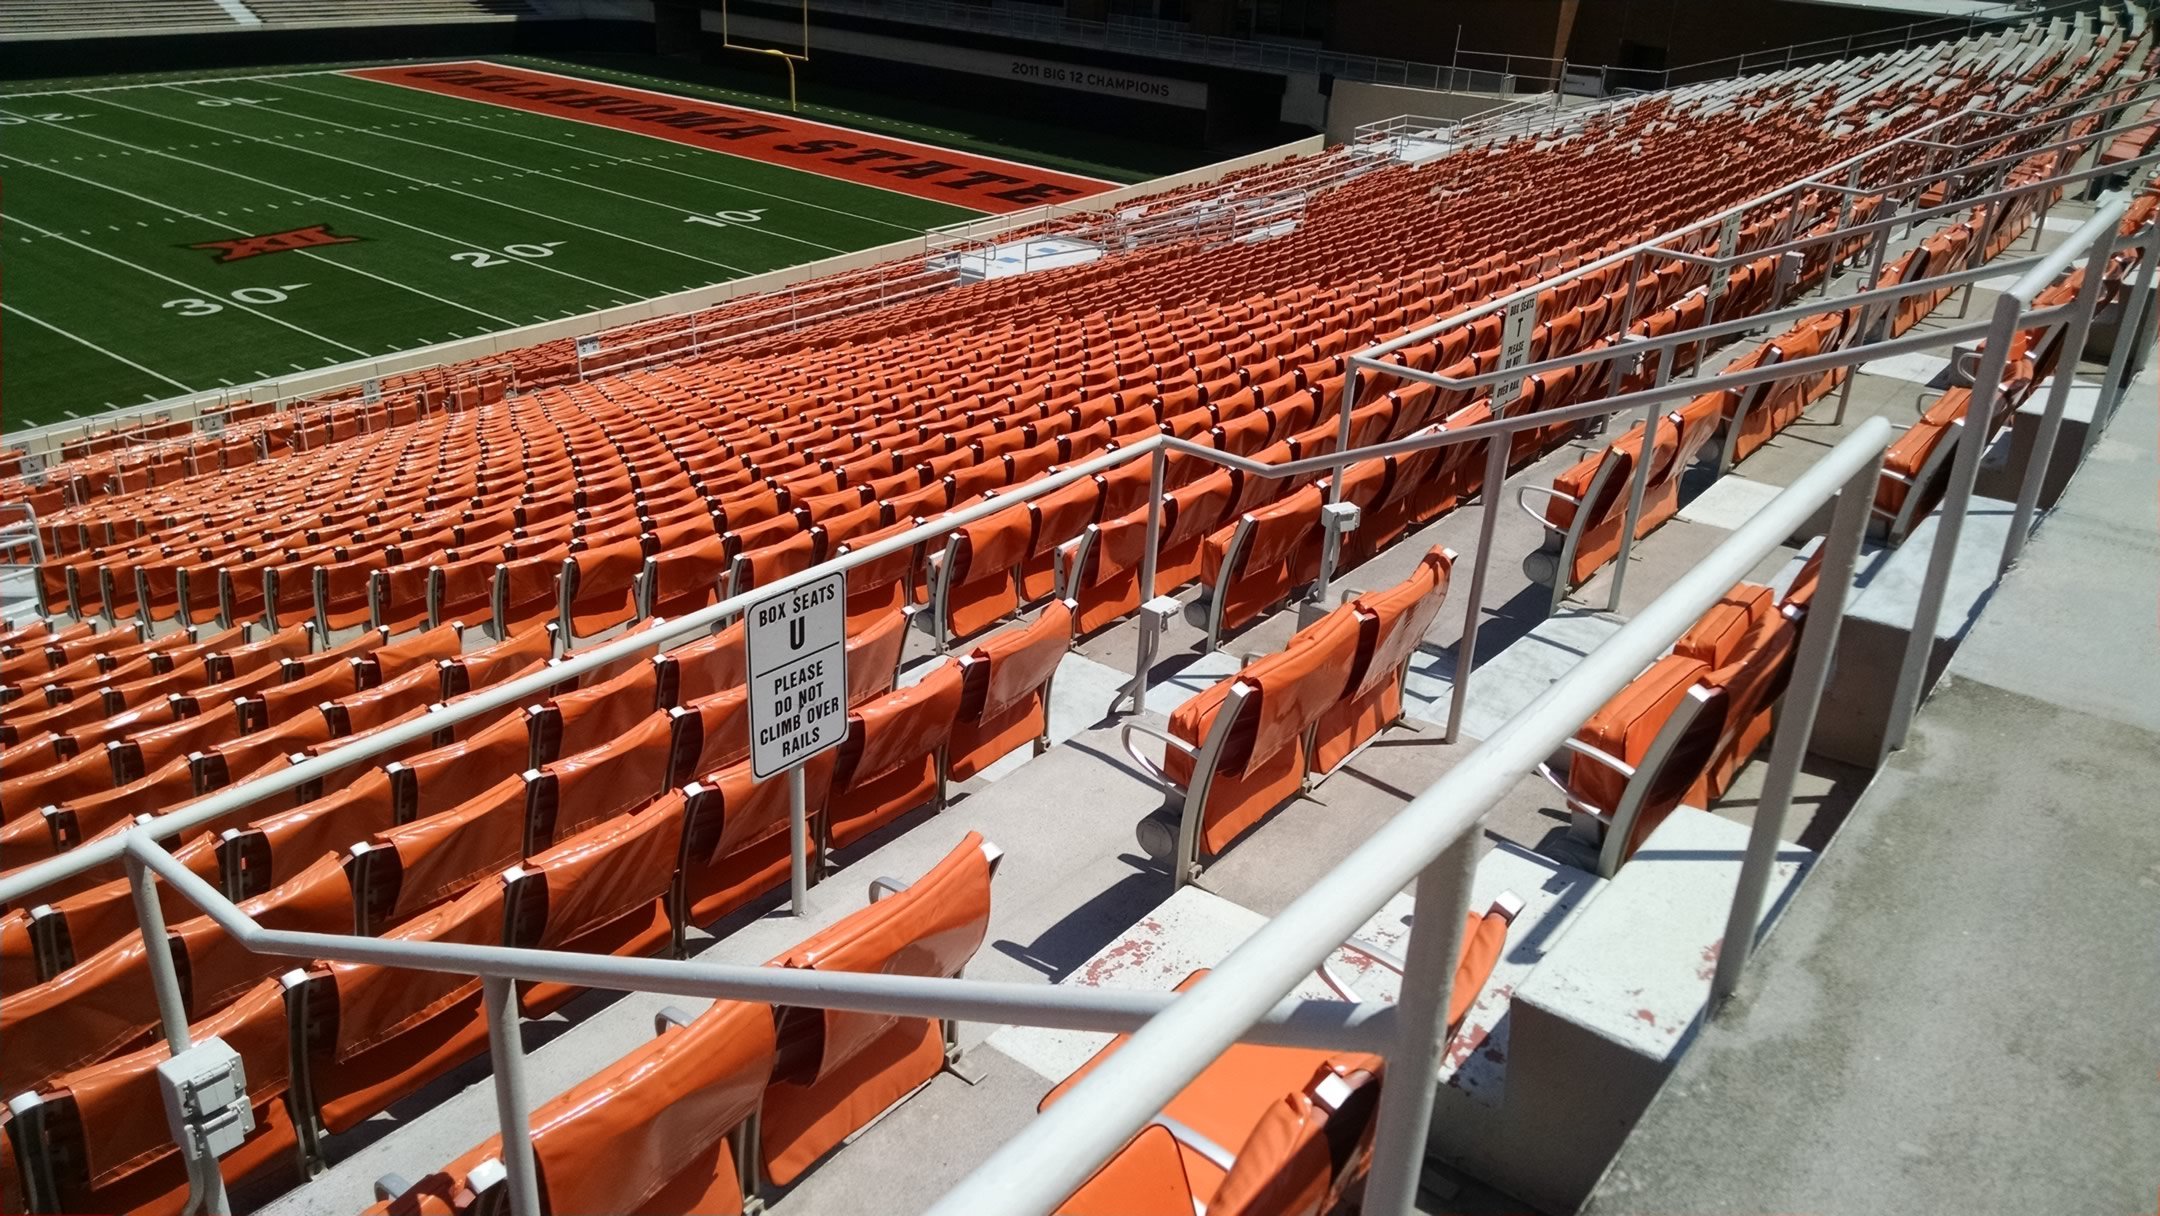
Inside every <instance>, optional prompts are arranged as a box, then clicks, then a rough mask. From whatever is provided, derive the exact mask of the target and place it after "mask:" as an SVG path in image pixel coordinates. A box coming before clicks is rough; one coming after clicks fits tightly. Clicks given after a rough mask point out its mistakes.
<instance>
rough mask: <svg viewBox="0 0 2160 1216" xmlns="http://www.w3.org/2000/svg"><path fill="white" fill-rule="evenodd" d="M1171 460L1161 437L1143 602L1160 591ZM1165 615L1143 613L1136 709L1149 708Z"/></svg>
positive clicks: (1136, 652) (1152, 462) (1155, 455)
mask: <svg viewBox="0 0 2160 1216" xmlns="http://www.w3.org/2000/svg"><path fill="white" fill-rule="evenodd" d="M1168 462H1169V453H1168V451H1167V450H1166V449H1164V448H1163V447H1162V446H1161V441H1160V440H1158V441H1157V444H1156V448H1155V450H1154V451H1153V452H1152V453H1150V454H1149V455H1148V508H1147V538H1146V544H1145V546H1144V547H1143V548H1142V550H1141V552H1140V603H1141V604H1142V605H1147V604H1149V603H1152V602H1153V601H1154V599H1155V594H1156V587H1155V582H1156V569H1155V549H1156V546H1158V545H1160V544H1161V543H1162V500H1163V480H1164V478H1163V474H1164V472H1165V465H1166V464H1167V463H1168ZM1166 624H1168V621H1167V620H1166V619H1165V618H1162V617H1158V616H1156V615H1154V614H1153V613H1150V612H1147V611H1142V612H1141V613H1140V636H1139V638H1138V639H1137V640H1136V641H1135V642H1134V648H1133V677H1132V686H1131V687H1130V688H1128V689H1126V695H1127V696H1129V697H1131V698H1132V712H1134V713H1136V714H1137V713H1139V712H1140V711H1142V710H1144V709H1146V708H1147V683H1148V673H1149V672H1150V671H1152V670H1153V669H1154V667H1155V654H1156V649H1157V646H1158V644H1159V643H1160V642H1161V641H1162V631H1163V627H1164V626H1165V625H1166Z"/></svg>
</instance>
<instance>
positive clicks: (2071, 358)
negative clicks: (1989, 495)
mask: <svg viewBox="0 0 2160 1216" xmlns="http://www.w3.org/2000/svg"><path fill="white" fill-rule="evenodd" d="M2110 235H2111V234H2110ZM2113 245H2114V241H2113V240H2111V239H2109V235H2103V236H2102V237H2101V238H2100V239H2099V240H2097V241H2094V242H2093V247H2092V254H2091V256H2090V257H2087V258H2086V259H2085V277H2084V279H2083V280H2082V281H2080V282H2079V283H2078V293H2077V299H2076V302H2075V304H2074V305H2073V307H2072V312H2071V315H2070V320H2069V321H2067V322H2065V323H2064V326H2063V332H2062V345H2061V347H2060V351H2061V353H2059V354H2058V355H2056V357H2055V372H2054V376H2053V379H2052V382H2051V383H2050V384H2049V385H2048V398H2047V408H2046V409H2045V410H2044V411H2042V413H2041V415H2040V430H2039V432H2038V433H2037V434H2035V435H2034V436H2033V443H2032V452H2031V454H2030V455H2029V456H2028V457H2027V463H2026V466H2025V479H2024V481H2023V482H2021V483H2020V484H2019V485H2018V498H2017V510H2016V512H2015V513H2013V514H2012V515H2011V517H2010V534H2009V535H2008V536H2005V537H2003V551H2002V564H2001V565H2000V566H1998V567H1997V572H1998V573H2000V572H2002V571H2007V570H2009V569H2010V566H2011V564H2012V563H2013V562H2015V561H2017V559H2018V554H2019V553H2022V552H2023V551H2024V549H2025V539H2026V537H2027V536H2028V535H2030V534H2031V532H2032V526H2033V514H2034V512H2035V511H2036V510H2037V509H2038V508H2039V506H2040V483H2041V482H2043V481H2045V480H2047V471H2048V464H2049V462H2050V461H2051V460H2052V459H2053V458H2054V455H2055V440H2056V438H2057V436H2058V435H2060V434H2061V432H2062V416H2063V409H2064V407H2065V406H2066V405H2068V404H2069V401H2070V386H2071V385H2072V384H2073V383H2074V382H2075V381H2076V380H2077V365H2078V352H2080V351H2082V350H2084V349H2085V335H2086V334H2088V333H2090V332H2091V331H2092V319H2093V311H2094V310H2095V309H2097V308H2098V307H2099V306H2100V282H2101V279H2102V278H2103V277H2104V276H2105V275H2106V274H2107V266H2108V258H2109V257H2110V256H2111V254H2112V246H2113ZM2099 412H2100V411H2099V410H2098V409H2097V408H2096V409H2094V411H2093V414H2094V418H2093V420H2092V422H2091V423H2089V424H2088V426H2091V425H2097V424H2098V422H2099Z"/></svg>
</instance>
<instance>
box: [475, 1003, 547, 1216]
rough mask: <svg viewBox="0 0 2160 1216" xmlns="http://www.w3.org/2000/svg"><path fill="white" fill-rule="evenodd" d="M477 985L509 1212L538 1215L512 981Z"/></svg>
mask: <svg viewBox="0 0 2160 1216" xmlns="http://www.w3.org/2000/svg"><path fill="white" fill-rule="evenodd" d="M480 985H481V994H482V997H483V999H484V1000H485V1003H486V1005H487V1023H488V1062H489V1063H490V1064H491V1065H493V1066H494V1071H495V1118H496V1122H497V1123H498V1124H500V1131H501V1136H500V1138H501V1141H502V1164H503V1172H504V1174H505V1175H507V1177H506V1179H505V1181H504V1186H505V1187H507V1188H508V1189H509V1192H510V1212H511V1216H540V1176H539V1173H538V1171H537V1169H536V1167H535V1166H534V1165H533V1146H532V1115H531V1111H532V1106H531V1104H530V1103H529V1102H528V1101H527V1100H526V1093H525V1043H524V1040H523V1039H522V1038H520V1037H519V1033H518V1011H517V981H516V980H510V979H503V978H501V977H499V976H487V977H485V978H483V979H482V980H481V981H480Z"/></svg>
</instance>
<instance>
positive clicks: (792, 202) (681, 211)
mask: <svg viewBox="0 0 2160 1216" xmlns="http://www.w3.org/2000/svg"><path fill="white" fill-rule="evenodd" d="M362 79H365V78H364V77H363V78H362ZM174 87H176V88H179V87H180V86H177V85H176V86H174ZM274 87H276V88H280V89H283V90H284V91H286V92H288V93H299V94H301V95H303V96H307V97H320V98H323V99H325V100H327V101H342V102H345V103H346V104H348V105H361V106H374V107H376V108H378V109H384V110H388V111H390V112H391V113H393V114H403V115H406V116H408V117H417V118H428V119H434V118H435V117H436V116H435V115H432V114H428V113H427V112H426V111H423V110H408V109H405V108H404V107H402V106H392V105H384V104H383V103H381V102H374V101H365V100H362V99H360V98H357V97H340V96H338V95H336V94H334V93H320V92H317V91H315V90H314V89H299V88H294V87H293V86H291V85H277V86H274ZM182 91H183V92H190V93H192V90H187V89H183V90H182ZM196 95H197V96H203V97H215V96H216V94H214V93H202V94H196ZM279 113H282V114H287V115H290V116H292V117H294V118H301V119H306V120H307V121H309V122H319V123H325V124H327V125H329V126H333V127H339V128H342V129H344V130H348V131H358V132H362V133H365V134H369V135H374V136H377V137H379V138H382V139H394V140H396V141H397V142H399V143H404V144H412V145H414V146H416V147H421V148H431V149H433V150H435V151H437V152H448V153H451V154H453V155H457V156H463V157H467V158H469V159H472V160H478V161H484V162H485V163H487V164H491V165H498V166H502V167H505V168H509V167H515V168H516V169H517V170H518V171H519V172H521V173H525V174H529V175H531V176H534V177H544V178H547V179H548V180H550V181H557V182H561V183H563V184H564V185H568V186H578V187H581V188H583V189H587V190H597V191H599V192H601V193H603V194H611V195H614V196H615V197H616V198H626V199H631V200H633V201H635V202H641V203H645V204H647V205H649V206H653V207H659V208H661V209H663V210H667V211H672V212H674V213H675V214H677V215H681V216H703V215H704V214H705V213H704V212H702V211H700V210H698V209H697V208H694V207H685V206H682V205H680V204H677V203H669V202H663V201H662V200H660V199H654V198H646V197H645V196H644V195H641V194H635V193H630V192H627V191H622V190H615V189H612V188H610V187H607V186H602V185H599V184H597V183H594V182H587V181H580V180H579V179H577V178H574V177H565V176H563V175H562V174H560V173H557V172H555V171H553V170H550V169H535V168H530V167H528V166H525V165H522V164H518V163H517V162H514V161H505V160H496V159H495V158H494V157H492V156H483V155H481V154H480V153H478V152H468V151H466V150H464V149H462V148H456V147H451V146H449V145H446V144H437V143H430V142H429V141H427V140H424V139H414V138H413V137H412V136H410V135H392V134H390V133H389V132H387V131H376V130H372V129H371V128H368V127H356V126H353V125H352V124H350V123H342V122H339V121H337V120H336V119H332V118H324V117H322V116H321V115H319V114H303V113H301V112H300V111H298V110H281V111H279ZM439 121H442V122H446V123H450V124H452V125H455V126H459V127H465V128H469V129H472V130H477V131H486V132H487V133H489V134H491V135H501V136H511V137H514V138H517V139H528V140H532V141H534V142H536V143H547V142H548V141H547V140H544V139H540V138H539V137H538V136H531V135H526V134H525V133H524V132H522V131H505V130H502V129H501V128H498V127H490V126H487V125H485V124H483V123H474V122H466V121H465V120H463V119H458V118H443V119H440V120H439ZM579 151H580V152H584V153H587V154H590V155H593V156H598V157H601V158H603V159H606V160H610V161H614V162H616V163H617V164H628V165H637V166H640V167H644V168H652V169H662V170H666V171H668V172H679V171H678V170H668V169H667V166H664V165H655V164H650V163H649V162H646V161H640V160H636V159H634V158H631V157H627V156H616V155H615V154H613V153H611V152H605V151H601V150H600V149H597V148H581V149H579ZM681 176H683V177H687V178H693V179H695V180H698V181H703V182H707V183H710V184H711V185H713V186H714V187H717V188H721V189H730V190H738V191H741V192H742V193H745V194H754V195H757V196H758V197H760V198H770V199H777V200H780V201H783V202H785V203H787V204H788V205H789V206H791V207H816V206H817V205H816V204H814V203H806V202H803V201H801V200H800V199H796V198H793V197H791V196H789V195H784V194H773V193H772V192H770V191H766V190H753V189H750V188H749V187H747V186H737V185H734V184H733V183H729V182H723V181H720V180H718V179H715V178H709V177H703V176H701V175H699V174H695V173H683V174H681ZM818 209H819V210H824V211H833V212H836V213H837V214H841V215H846V216H848V217H849V218H851V219H857V220H864V221H867V222H882V221H870V217H868V216H862V215H857V214H855V213H854V212H852V211H841V210H839V209H838V208H834V207H822V208H818ZM889 226H891V227H903V226H902V225H889ZM903 230H904V229H903ZM743 231H745V232H749V233H751V234H753V235H757V236H765V237H770V238H772V239H774V240H780V241H789V242H792V243H794V244H797V245H808V246H811V247H812V248H815V249H822V250H824V251H825V252H827V253H846V252H847V250H845V249H842V248H840V247H839V246H837V245H827V244H825V243H824V242H823V241H813V240H810V239H809V238H807V237H800V236H795V235H793V234H791V233H786V232H780V231H778V230H776V229H770V228H758V227H746V228H744V229H743Z"/></svg>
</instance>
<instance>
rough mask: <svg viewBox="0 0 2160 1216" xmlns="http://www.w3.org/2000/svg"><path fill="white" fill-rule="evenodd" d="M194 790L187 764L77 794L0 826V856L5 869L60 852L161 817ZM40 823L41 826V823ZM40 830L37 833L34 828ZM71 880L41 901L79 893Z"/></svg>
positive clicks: (59, 885) (195, 788) (179, 764)
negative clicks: (136, 820)
mask: <svg viewBox="0 0 2160 1216" xmlns="http://www.w3.org/2000/svg"><path fill="white" fill-rule="evenodd" d="M196 791H197V783H196V780H195V778H194V776H193V774H192V771H191V764H190V763H189V762H188V761H176V762H174V763H172V764H168V765H166V766H165V767H164V768H161V769H158V770H157V771H155V772H152V773H148V774H145V775H144V776H142V777H140V778H137V779H136V780H134V781H130V782H128V783H127V784H126V785H122V786H114V787H109V788H106V789H101V790H98V791H96V792H94V793H89V794H85V795H82V796H81V797H78V798H76V799H74V800H72V801H69V802H62V803H58V804H56V805H52V806H49V807H43V808H39V809H38V811H36V812H32V813H30V814H26V815H24V816H22V817H21V818H20V819H15V818H12V817H11V818H10V819H9V821H8V822H7V823H6V824H5V825H4V826H0V857H4V858H6V859H7V864H8V865H9V866H10V867H14V866H19V865H23V864H27V863H28V862H31V861H36V860H39V859H41V858H42V857H49V856H51V855H53V854H54V853H60V852H65V851H67V850H69V849H72V848H74V847H75V846H76V845H79V844H81V843H82V842H83V841H85V840H90V839H93V838H95V837H97V836H99V835H102V834H103V833H105V832H108V831H111V830H112V829H114V828H116V827H119V826H121V825H123V824H125V823H128V822H129V821H131V820H133V819H134V818H135V817H136V816H137V815H156V814H163V813H165V812H166V811H169V810H172V809H174V808H176V807H178V806H179V805H181V804H183V803H185V802H187V801H188V800H189V799H190V798H192V797H193V796H194V795H195V793H196ZM41 820H42V823H41ZM41 827H42V829H43V830H42V832H41V831H40V828H41ZM81 889H82V888H81V887H79V886H74V885H71V880H62V882H61V883H59V884H57V885H55V886H53V887H50V888H47V889H46V890H45V891H44V892H43V894H44V897H45V898H47V899H54V898H58V897H59V896H60V895H63V894H65V893H67V892H69V891H75V890H81Z"/></svg>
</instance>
